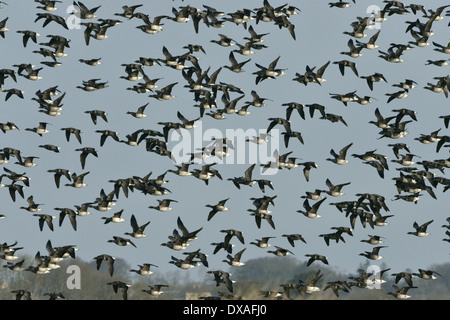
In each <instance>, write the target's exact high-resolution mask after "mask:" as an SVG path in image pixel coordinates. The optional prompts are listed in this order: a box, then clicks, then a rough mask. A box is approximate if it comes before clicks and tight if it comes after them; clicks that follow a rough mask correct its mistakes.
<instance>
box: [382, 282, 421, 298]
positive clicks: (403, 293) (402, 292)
mask: <svg viewBox="0 0 450 320" xmlns="http://www.w3.org/2000/svg"><path fill="white" fill-rule="evenodd" d="M392 287H393V288H394V290H395V292H388V293H387V294H388V295H391V296H393V297H394V298H397V299H409V298H411V296H409V295H407V292H408V290H409V289H412V288H417V287H412V286H410V287H402V288H399V287H398V286H396V285H395V284H393V285H392Z"/></svg>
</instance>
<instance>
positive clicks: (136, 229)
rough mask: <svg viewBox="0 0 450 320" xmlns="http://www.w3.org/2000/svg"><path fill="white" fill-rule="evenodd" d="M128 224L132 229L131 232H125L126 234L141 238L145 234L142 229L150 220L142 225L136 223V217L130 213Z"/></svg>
mask: <svg viewBox="0 0 450 320" xmlns="http://www.w3.org/2000/svg"><path fill="white" fill-rule="evenodd" d="M130 224H131V228H132V229H133V232H131V233H130V232H125V234H126V235H129V236H131V237H133V238H138V239H139V238H143V237H145V236H146V234H144V230H145V228H146V227H147V226H148V225H149V224H150V221H148V222H146V223H144V224H143V225H141V226H140V225H138V223H137V220H136V217H135V216H134V214H133V215H131V219H130Z"/></svg>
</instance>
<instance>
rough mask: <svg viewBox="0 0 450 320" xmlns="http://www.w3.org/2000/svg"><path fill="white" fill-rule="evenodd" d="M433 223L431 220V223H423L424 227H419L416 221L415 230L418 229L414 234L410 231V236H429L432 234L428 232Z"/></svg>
mask: <svg viewBox="0 0 450 320" xmlns="http://www.w3.org/2000/svg"><path fill="white" fill-rule="evenodd" d="M432 222H433V220H430V221H428V222H425V223H423V224H422V225H420V226H419V224H418V223H417V222H415V221H414V224H413V227H414V229H416V231H414V232H413V231H410V232H408V234H412V235H414V236H417V237H425V236H428V235H429V234H430V233H429V232H427V227H428V225H430V223H432Z"/></svg>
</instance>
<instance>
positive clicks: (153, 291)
mask: <svg viewBox="0 0 450 320" xmlns="http://www.w3.org/2000/svg"><path fill="white" fill-rule="evenodd" d="M148 287H149V289H148V290H145V289H142V292H146V293H148V294H150V295H152V296H160V295H162V294H163V293H164V291H162V288H168V287H169V286H168V285H166V284H155V285H153V286H148Z"/></svg>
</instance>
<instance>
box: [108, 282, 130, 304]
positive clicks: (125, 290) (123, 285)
mask: <svg viewBox="0 0 450 320" xmlns="http://www.w3.org/2000/svg"><path fill="white" fill-rule="evenodd" d="M106 284H107V285H109V286H112V288H113V290H114V292H115V293H117V291H118V290H119V289H120V291H121V292H122V298H123V300H127V299H128V288H129V287H130V286H131V285H130V284H127V283H125V282H123V281H113V282H107V283H106Z"/></svg>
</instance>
